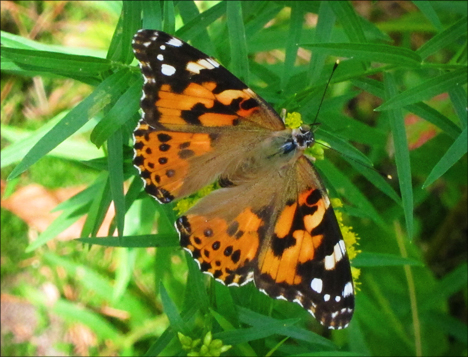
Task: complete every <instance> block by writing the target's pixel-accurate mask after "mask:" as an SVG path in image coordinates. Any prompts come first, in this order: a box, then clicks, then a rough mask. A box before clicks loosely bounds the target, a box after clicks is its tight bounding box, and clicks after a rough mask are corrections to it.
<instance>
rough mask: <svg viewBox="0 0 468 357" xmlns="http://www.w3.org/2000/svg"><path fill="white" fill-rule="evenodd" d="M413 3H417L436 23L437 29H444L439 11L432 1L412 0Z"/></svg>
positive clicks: (429, 18) (434, 23) (432, 21)
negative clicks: (438, 14)
mask: <svg viewBox="0 0 468 357" xmlns="http://www.w3.org/2000/svg"><path fill="white" fill-rule="evenodd" d="M412 3H413V4H414V5H416V6H417V7H418V9H419V10H420V11H421V12H422V13H423V14H424V15H425V16H426V17H427V18H428V20H429V21H430V22H431V23H432V24H433V25H434V27H435V28H436V29H437V31H442V30H443V29H444V28H443V27H442V23H441V22H440V19H439V16H437V12H436V11H435V10H434V8H433V7H432V4H431V2H430V1H422V0H418V1H412ZM465 23H466V20H465Z"/></svg>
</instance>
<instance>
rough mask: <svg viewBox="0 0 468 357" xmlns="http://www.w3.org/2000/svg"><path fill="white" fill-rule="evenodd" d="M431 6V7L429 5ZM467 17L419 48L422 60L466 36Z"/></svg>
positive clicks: (418, 51)
mask: <svg viewBox="0 0 468 357" xmlns="http://www.w3.org/2000/svg"><path fill="white" fill-rule="evenodd" d="M420 2H421V1H415V2H414V3H420ZM424 2H425V3H430V2H429V1H424ZM429 6H430V5H429ZM466 20H467V19H466V17H464V18H462V19H460V20H458V21H457V22H455V23H454V24H453V25H452V26H450V27H449V28H448V29H446V30H444V31H442V32H440V33H438V34H437V35H436V36H434V37H432V38H431V39H430V40H429V41H427V42H426V43H425V44H424V45H422V46H421V47H419V48H418V50H417V51H416V52H417V53H418V54H419V55H420V56H421V58H423V59H426V58H427V57H429V56H430V55H432V54H434V53H436V52H437V51H440V50H441V49H443V48H445V47H447V46H448V45H451V44H452V43H453V42H455V41H457V40H458V39H459V38H460V37H462V36H464V35H466V33H467V28H466Z"/></svg>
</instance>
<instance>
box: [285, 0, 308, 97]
mask: <svg viewBox="0 0 468 357" xmlns="http://www.w3.org/2000/svg"><path fill="white" fill-rule="evenodd" d="M300 3H301V2H300V1H291V17H290V21H289V31H288V40H287V42H286V49H285V52H286V57H285V60H284V65H283V74H282V76H281V89H282V90H285V89H286V88H285V87H286V86H287V83H288V81H289V79H290V77H291V75H292V69H293V68H294V62H295V61H296V57H297V50H298V43H299V41H300V38H301V33H302V18H303V16H304V13H303V12H302V7H301V6H300Z"/></svg>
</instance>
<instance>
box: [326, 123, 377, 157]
mask: <svg viewBox="0 0 468 357" xmlns="http://www.w3.org/2000/svg"><path fill="white" fill-rule="evenodd" d="M318 134H320V135H318V136H319V138H320V140H323V141H325V142H326V143H327V144H329V145H330V146H331V148H332V149H333V150H336V151H338V152H339V153H341V154H343V155H346V156H348V157H349V158H351V159H352V160H356V161H357V162H359V163H362V164H363V165H364V166H365V165H368V166H373V163H372V161H370V160H369V158H368V157H367V156H366V155H364V154H363V153H362V152H360V151H359V150H358V149H356V148H355V147H354V146H353V145H351V144H349V143H347V142H346V141H344V140H341V139H340V138H338V137H337V136H336V135H334V134H332V133H329V132H328V131H327V130H324V129H320V132H318Z"/></svg>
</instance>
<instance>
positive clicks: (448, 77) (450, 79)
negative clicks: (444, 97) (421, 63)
mask: <svg viewBox="0 0 468 357" xmlns="http://www.w3.org/2000/svg"><path fill="white" fill-rule="evenodd" d="M467 75H468V69H467V68H466V67H465V68H460V69H457V70H455V71H452V72H449V73H445V74H442V75H440V76H438V77H435V78H431V79H428V80H426V81H424V82H423V83H421V84H419V85H417V86H416V87H412V88H410V89H408V90H406V91H404V92H401V93H399V94H397V95H395V96H393V97H391V98H389V99H388V100H387V101H385V103H383V104H382V105H381V106H380V107H378V108H376V109H374V110H375V111H382V110H389V109H396V108H401V107H404V106H406V105H409V104H413V103H417V102H420V101H422V100H426V99H431V98H432V97H434V96H436V95H438V94H441V93H445V92H447V91H448V90H449V89H450V88H452V87H454V86H458V85H463V84H465V83H466V81H467Z"/></svg>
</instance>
